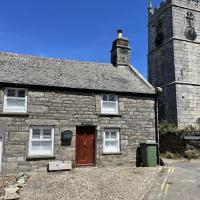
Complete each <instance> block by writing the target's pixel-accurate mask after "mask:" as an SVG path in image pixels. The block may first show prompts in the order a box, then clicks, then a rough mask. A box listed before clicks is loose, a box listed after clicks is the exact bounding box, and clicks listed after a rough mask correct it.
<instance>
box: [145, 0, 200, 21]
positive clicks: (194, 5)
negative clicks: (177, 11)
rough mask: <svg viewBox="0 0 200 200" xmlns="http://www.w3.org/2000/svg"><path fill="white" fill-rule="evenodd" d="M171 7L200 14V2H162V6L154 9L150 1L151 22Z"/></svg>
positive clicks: (198, 0) (178, 0) (184, 0)
mask: <svg viewBox="0 0 200 200" xmlns="http://www.w3.org/2000/svg"><path fill="white" fill-rule="evenodd" d="M171 5H174V6H180V7H186V8H187V9H191V10H196V11H199V12H200V0H165V1H164V0H161V2H160V4H159V5H158V6H156V7H153V5H152V0H149V8H148V10H149V19H150V21H151V20H154V19H155V18H156V17H157V16H159V15H160V14H162V12H163V11H164V10H165V9H167V8H168V7H169V6H171Z"/></svg>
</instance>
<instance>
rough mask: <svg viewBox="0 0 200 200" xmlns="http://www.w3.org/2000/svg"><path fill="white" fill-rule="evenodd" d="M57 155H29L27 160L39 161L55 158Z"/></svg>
mask: <svg viewBox="0 0 200 200" xmlns="http://www.w3.org/2000/svg"><path fill="white" fill-rule="evenodd" d="M54 159H56V157H55V156H27V157H26V160H27V161H39V160H54Z"/></svg>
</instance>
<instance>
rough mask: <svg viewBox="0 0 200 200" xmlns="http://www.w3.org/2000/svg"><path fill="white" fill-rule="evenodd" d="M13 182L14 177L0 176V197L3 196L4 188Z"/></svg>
mask: <svg viewBox="0 0 200 200" xmlns="http://www.w3.org/2000/svg"><path fill="white" fill-rule="evenodd" d="M14 181H15V176H0V197H1V196H2V195H3V194H4V188H5V187H7V186H8V185H9V184H10V183H13V182H14Z"/></svg>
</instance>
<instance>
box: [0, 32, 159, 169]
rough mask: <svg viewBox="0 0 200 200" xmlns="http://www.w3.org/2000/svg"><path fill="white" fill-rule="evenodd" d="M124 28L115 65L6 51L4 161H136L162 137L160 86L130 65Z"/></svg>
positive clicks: (1, 81)
mask: <svg viewBox="0 0 200 200" xmlns="http://www.w3.org/2000/svg"><path fill="white" fill-rule="evenodd" d="M130 51H131V48H130V46H129V41H128V40H127V39H125V38H124V37H123V36H122V31H118V38H117V39H116V40H115V41H114V42H113V47H112V50H111V63H112V64H103V63H89V62H76V61H67V60H60V59H50V58H39V57H33V56H27V55H17V54H12V53H0V166H1V170H2V171H3V172H4V171H5V172H10V171H14V170H16V171H21V170H30V169H34V168H38V167H42V166H46V165H47V163H48V162H49V161H51V160H61V161H68V160H70V161H72V162H73V165H74V166H108V165H134V164H135V161H136V148H137V147H138V144H139V142H141V141H144V140H147V139H155V99H156V96H157V95H156V92H155V89H154V88H153V87H152V86H151V85H150V84H149V83H148V82H147V81H146V80H144V78H143V77H142V76H141V75H140V74H139V73H138V72H137V71H136V70H135V69H134V68H133V67H132V66H131V65H130Z"/></svg>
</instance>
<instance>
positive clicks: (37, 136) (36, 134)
mask: <svg viewBox="0 0 200 200" xmlns="http://www.w3.org/2000/svg"><path fill="white" fill-rule="evenodd" d="M32 138H33V139H40V129H33V133H32Z"/></svg>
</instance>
